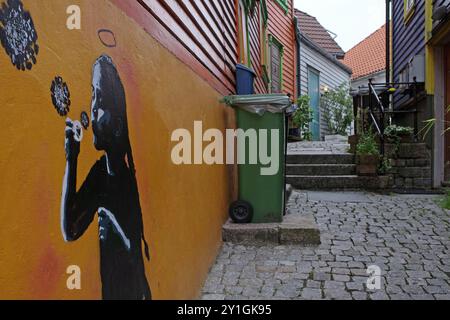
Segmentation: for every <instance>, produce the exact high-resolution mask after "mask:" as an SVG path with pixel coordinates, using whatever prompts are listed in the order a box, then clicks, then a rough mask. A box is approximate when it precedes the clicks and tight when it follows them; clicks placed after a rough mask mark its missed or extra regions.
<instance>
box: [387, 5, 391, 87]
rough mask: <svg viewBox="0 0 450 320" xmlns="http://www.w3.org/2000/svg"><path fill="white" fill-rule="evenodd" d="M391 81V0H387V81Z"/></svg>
mask: <svg viewBox="0 0 450 320" xmlns="http://www.w3.org/2000/svg"><path fill="white" fill-rule="evenodd" d="M390 82H391V0H386V83H390Z"/></svg>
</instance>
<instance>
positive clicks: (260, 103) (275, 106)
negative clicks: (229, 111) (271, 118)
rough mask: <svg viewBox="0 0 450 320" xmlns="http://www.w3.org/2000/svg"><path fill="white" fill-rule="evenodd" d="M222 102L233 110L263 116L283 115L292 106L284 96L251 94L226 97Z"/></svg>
mask: <svg viewBox="0 0 450 320" xmlns="http://www.w3.org/2000/svg"><path fill="white" fill-rule="evenodd" d="M222 102H224V103H226V104H227V105H229V106H231V107H233V108H239V109H242V110H245V111H247V112H250V113H254V114H257V115H260V116H263V115H264V114H265V113H266V112H270V113H284V112H285V111H286V109H287V108H289V107H290V106H291V105H292V101H291V98H290V97H289V96H288V95H285V94H251V95H240V96H226V97H224V98H223V99H222Z"/></svg>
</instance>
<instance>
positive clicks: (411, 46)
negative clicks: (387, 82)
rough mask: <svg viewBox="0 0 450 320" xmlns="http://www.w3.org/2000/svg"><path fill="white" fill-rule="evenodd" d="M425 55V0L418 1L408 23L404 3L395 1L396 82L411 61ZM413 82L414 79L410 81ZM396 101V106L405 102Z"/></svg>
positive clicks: (394, 46) (397, 99)
mask: <svg viewBox="0 0 450 320" xmlns="http://www.w3.org/2000/svg"><path fill="white" fill-rule="evenodd" d="M424 53H425V0H416V7H415V11H414V14H413V16H412V17H411V18H410V19H409V20H408V21H407V22H406V21H405V15H404V1H403V0H393V72H394V82H398V81H399V76H400V73H401V71H402V70H403V69H404V68H405V67H406V66H407V64H408V63H409V61H411V59H412V58H413V57H414V56H416V55H418V54H424ZM410 81H412V79H410ZM402 100H403V99H401V97H400V96H397V97H396V99H395V104H396V106H399V105H400V104H401V103H402V102H403V101H402Z"/></svg>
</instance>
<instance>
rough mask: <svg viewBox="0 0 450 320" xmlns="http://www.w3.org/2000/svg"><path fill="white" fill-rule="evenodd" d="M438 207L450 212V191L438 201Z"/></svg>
mask: <svg viewBox="0 0 450 320" xmlns="http://www.w3.org/2000/svg"><path fill="white" fill-rule="evenodd" d="M439 205H440V206H441V208H443V209H446V210H450V190H447V192H446V195H445V196H444V197H443V198H442V199H440V201H439Z"/></svg>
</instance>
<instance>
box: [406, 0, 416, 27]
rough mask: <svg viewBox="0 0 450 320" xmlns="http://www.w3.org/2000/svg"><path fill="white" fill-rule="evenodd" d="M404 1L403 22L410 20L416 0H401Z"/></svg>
mask: <svg viewBox="0 0 450 320" xmlns="http://www.w3.org/2000/svg"><path fill="white" fill-rule="evenodd" d="M403 1H404V17H405V23H407V22H409V20H411V17H412V16H413V15H414V11H415V7H416V0H403Z"/></svg>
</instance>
